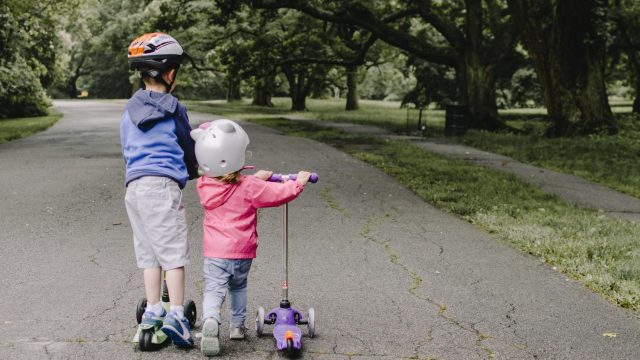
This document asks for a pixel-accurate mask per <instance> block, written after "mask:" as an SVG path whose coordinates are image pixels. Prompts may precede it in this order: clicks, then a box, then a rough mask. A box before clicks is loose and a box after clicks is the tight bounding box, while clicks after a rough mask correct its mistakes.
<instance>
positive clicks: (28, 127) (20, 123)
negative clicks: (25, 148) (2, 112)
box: [0, 110, 62, 144]
mask: <svg viewBox="0 0 640 360" xmlns="http://www.w3.org/2000/svg"><path fill="white" fill-rule="evenodd" d="M61 117H62V114H61V113H59V112H57V111H53V110H51V111H50V112H49V115H47V116H38V117H30V118H17V119H0V144H2V143H5V142H7V141H11V140H15V139H20V138H23V137H25V136H29V135H31V134H33V133H36V132H38V131H43V130H46V129H48V128H50V127H51V126H52V125H53V124H55V123H56V121H58V120H59V119H60V118H61Z"/></svg>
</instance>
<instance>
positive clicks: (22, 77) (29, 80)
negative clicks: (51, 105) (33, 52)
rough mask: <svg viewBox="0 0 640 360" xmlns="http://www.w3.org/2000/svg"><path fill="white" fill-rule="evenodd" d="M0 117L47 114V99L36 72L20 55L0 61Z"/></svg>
mask: <svg viewBox="0 0 640 360" xmlns="http://www.w3.org/2000/svg"><path fill="white" fill-rule="evenodd" d="M0 104H2V105H1V106H0V119H4V118H15V117H27V116H41V115H46V114H47V106H48V101H47V98H46V96H45V93H44V90H43V89H42V85H41V84H40V80H39V79H38V76H37V74H36V73H35V72H34V71H33V70H32V69H31V67H30V66H29V65H28V64H27V62H26V61H25V60H24V59H23V58H22V57H16V59H15V61H14V62H11V63H5V62H2V61H0Z"/></svg>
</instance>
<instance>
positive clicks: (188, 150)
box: [175, 105, 198, 179]
mask: <svg viewBox="0 0 640 360" xmlns="http://www.w3.org/2000/svg"><path fill="white" fill-rule="evenodd" d="M178 106H179V110H178V114H177V115H178V118H177V119H175V123H176V135H177V137H178V144H179V145H180V147H181V148H182V151H184V164H185V166H186V167H187V172H188V173H189V179H195V178H197V177H198V160H197V159H196V151H195V147H196V143H195V141H193V139H192V138H191V135H189V134H190V132H191V125H189V116H188V115H187V109H186V108H185V107H184V106H182V105H178Z"/></svg>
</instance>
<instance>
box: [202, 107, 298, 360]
mask: <svg viewBox="0 0 640 360" xmlns="http://www.w3.org/2000/svg"><path fill="white" fill-rule="evenodd" d="M191 137H192V138H193V139H194V140H195V141H196V150H195V151H196V158H197V159H198V164H199V166H200V168H201V170H202V171H204V173H205V175H204V176H202V177H200V178H199V179H198V185H197V191H198V195H199V196H200V204H202V207H203V208H204V225H203V229H204V238H203V243H202V250H203V253H204V258H205V259H204V296H203V297H204V301H203V305H202V312H203V315H202V320H203V323H204V325H203V327H202V340H201V344H200V348H201V350H202V353H203V354H204V355H206V356H212V355H217V354H218V353H219V352H220V341H219V331H218V328H219V324H220V323H221V322H222V321H221V317H220V311H221V307H222V303H223V302H224V299H225V296H226V293H227V290H228V291H229V294H230V298H231V301H230V313H231V319H230V335H229V337H230V338H231V339H244V337H245V330H246V328H245V327H244V322H245V318H246V312H247V277H248V275H249V270H250V269H251V262H252V260H253V258H255V257H256V249H257V247H258V233H257V231H256V226H257V209H259V208H264V207H273V206H279V205H282V204H284V203H287V202H289V201H291V200H293V199H295V198H296V197H297V196H298V195H299V194H300V192H302V190H303V187H304V185H305V184H306V183H307V181H308V180H309V176H310V173H308V172H305V171H301V172H300V173H299V174H298V178H297V180H296V181H287V182H285V183H273V182H267V181H266V180H267V179H268V178H269V177H270V176H271V172H270V171H264V170H260V171H258V172H257V173H256V174H255V175H242V174H241V173H240V171H241V170H242V169H243V168H244V163H245V152H246V148H247V145H249V137H248V136H247V134H246V132H245V131H244V130H243V129H242V127H240V126H239V125H238V124H236V123H235V122H233V121H231V120H226V119H222V120H215V121H213V122H211V123H206V124H203V125H201V126H200V128H199V129H196V130H193V131H192V132H191Z"/></svg>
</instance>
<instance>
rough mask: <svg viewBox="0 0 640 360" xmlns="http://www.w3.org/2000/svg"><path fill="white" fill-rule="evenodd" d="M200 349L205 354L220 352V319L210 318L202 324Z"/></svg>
mask: <svg viewBox="0 0 640 360" xmlns="http://www.w3.org/2000/svg"><path fill="white" fill-rule="evenodd" d="M200 350H201V351H202V355H204V356H215V355H218V354H219V353H220V330H219V324H218V320H216V319H214V318H208V319H207V320H205V322H204V325H202V339H201V340H200Z"/></svg>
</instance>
